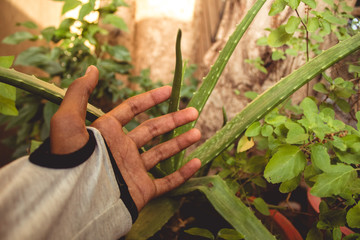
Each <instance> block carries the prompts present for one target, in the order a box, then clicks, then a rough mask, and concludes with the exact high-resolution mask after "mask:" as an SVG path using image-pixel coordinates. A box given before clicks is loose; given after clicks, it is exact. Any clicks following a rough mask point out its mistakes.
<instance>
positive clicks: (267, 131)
mask: <svg viewBox="0 0 360 240" xmlns="http://www.w3.org/2000/svg"><path fill="white" fill-rule="evenodd" d="M273 132H274V129H273V127H272V126H270V125H268V124H264V126H262V127H261V135H262V136H264V137H268V136H270V135H271V134H272V133H273Z"/></svg>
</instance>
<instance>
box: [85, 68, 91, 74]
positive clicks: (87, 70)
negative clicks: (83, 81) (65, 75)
mask: <svg viewBox="0 0 360 240" xmlns="http://www.w3.org/2000/svg"><path fill="white" fill-rule="evenodd" d="M91 70H92V66H89V67H88V68H87V69H86V72H85V75H86V74H88V73H89V72H91Z"/></svg>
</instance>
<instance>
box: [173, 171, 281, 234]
mask: <svg viewBox="0 0 360 240" xmlns="http://www.w3.org/2000/svg"><path fill="white" fill-rule="evenodd" d="M195 190H199V191H201V192H202V193H203V194H204V195H205V196H206V198H207V199H208V200H209V201H210V203H211V204H212V205H213V207H214V208H215V210H216V211H217V212H218V213H219V214H220V215H221V216H222V217H223V218H224V219H225V220H226V221H228V222H229V223H230V224H231V225H232V226H233V227H234V228H235V230H236V231H238V232H239V233H241V234H242V235H243V236H244V238H245V239H249V240H252V239H253V240H255V239H261V240H267V239H273V240H274V239H275V238H274V237H273V236H272V235H271V234H270V233H269V231H268V230H267V229H266V228H265V227H264V225H263V224H262V223H261V222H260V221H259V220H258V219H257V218H256V217H255V216H254V214H253V212H252V211H251V210H250V209H249V208H248V207H246V205H245V204H243V203H242V202H241V200H240V199H239V198H237V197H236V196H235V195H234V194H233V193H232V191H231V190H230V189H229V187H228V186H227V184H226V182H225V181H224V180H222V179H221V178H220V177H219V176H211V177H202V178H193V179H190V180H189V181H187V182H186V183H185V184H183V185H182V186H181V187H179V188H177V189H176V190H174V191H172V192H171V193H170V194H171V195H175V196H179V195H184V194H187V193H189V192H192V191H195ZM239 216H241V217H239Z"/></svg>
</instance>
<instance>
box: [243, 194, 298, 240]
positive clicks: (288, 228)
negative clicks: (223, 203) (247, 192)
mask: <svg viewBox="0 0 360 240" xmlns="http://www.w3.org/2000/svg"><path fill="white" fill-rule="evenodd" d="M255 198H256V197H249V198H248V199H249V201H250V202H253V201H254V199H255ZM269 211H270V215H269V216H268V217H269V218H270V219H271V221H273V222H275V223H276V225H277V226H278V227H279V228H280V230H281V232H282V236H283V237H285V238H286V240H303V238H302V236H301V234H300V233H299V231H298V230H297V229H296V228H295V227H294V225H293V224H292V223H291V222H290V221H289V219H287V218H286V217H285V216H284V215H283V214H281V213H280V212H279V211H278V210H275V209H269Z"/></svg>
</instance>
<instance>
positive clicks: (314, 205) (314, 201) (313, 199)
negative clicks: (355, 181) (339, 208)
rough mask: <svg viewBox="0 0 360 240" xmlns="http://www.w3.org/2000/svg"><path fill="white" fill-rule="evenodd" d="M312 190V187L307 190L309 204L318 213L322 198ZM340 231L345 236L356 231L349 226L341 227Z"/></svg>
mask: <svg viewBox="0 0 360 240" xmlns="http://www.w3.org/2000/svg"><path fill="white" fill-rule="evenodd" d="M310 190H311V188H308V190H307V198H308V201H309V204H310V206H311V207H312V209H313V210H314V211H315V212H316V213H320V209H319V205H320V202H321V198H319V197H316V196H313V195H311V193H310ZM340 231H341V232H342V233H343V234H344V235H345V236H347V235H350V234H352V233H354V232H353V231H352V230H351V229H349V228H347V227H340Z"/></svg>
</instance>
